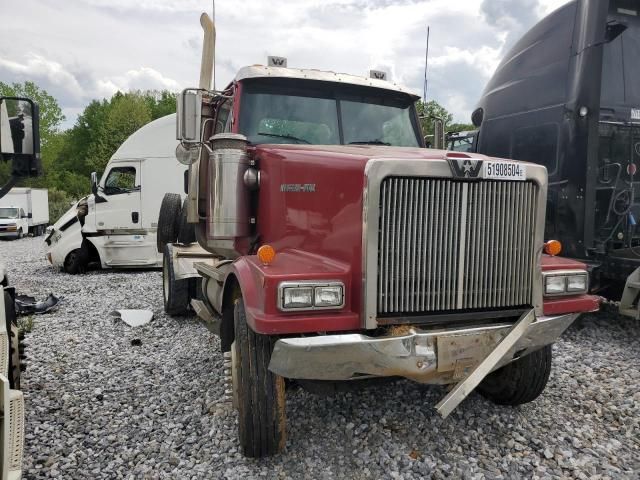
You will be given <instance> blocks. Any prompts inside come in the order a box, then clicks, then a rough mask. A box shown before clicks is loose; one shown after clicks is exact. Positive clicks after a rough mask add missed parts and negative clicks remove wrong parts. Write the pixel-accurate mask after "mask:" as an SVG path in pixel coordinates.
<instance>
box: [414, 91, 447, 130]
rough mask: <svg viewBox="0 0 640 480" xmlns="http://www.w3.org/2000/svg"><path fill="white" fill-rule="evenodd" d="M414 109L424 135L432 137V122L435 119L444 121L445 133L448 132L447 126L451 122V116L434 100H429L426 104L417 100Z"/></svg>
mask: <svg viewBox="0 0 640 480" xmlns="http://www.w3.org/2000/svg"><path fill="white" fill-rule="evenodd" d="M416 109H417V110H418V116H419V117H420V124H421V126H422V132H423V133H424V135H433V121H434V120H435V119H436V118H440V119H442V120H443V121H444V129H445V131H448V126H449V124H450V123H451V122H452V121H453V115H452V114H450V113H449V112H448V111H447V109H446V108H444V107H443V106H442V105H440V104H439V103H438V102H436V101H435V100H430V101H428V102H427V103H426V104H425V103H423V102H422V100H418V103H416Z"/></svg>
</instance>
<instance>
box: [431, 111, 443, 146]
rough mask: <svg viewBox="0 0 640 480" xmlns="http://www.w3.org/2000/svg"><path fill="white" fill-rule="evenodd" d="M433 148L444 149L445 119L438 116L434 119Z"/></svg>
mask: <svg viewBox="0 0 640 480" xmlns="http://www.w3.org/2000/svg"><path fill="white" fill-rule="evenodd" d="M433 148H435V149H436V150H444V148H445V142H444V120H442V119H441V118H436V119H434V120H433Z"/></svg>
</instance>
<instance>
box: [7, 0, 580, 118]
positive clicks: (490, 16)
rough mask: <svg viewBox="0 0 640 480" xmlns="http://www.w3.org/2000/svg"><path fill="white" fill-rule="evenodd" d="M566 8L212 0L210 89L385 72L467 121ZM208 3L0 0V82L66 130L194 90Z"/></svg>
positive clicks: (423, 0) (403, 0) (472, 2)
mask: <svg viewBox="0 0 640 480" xmlns="http://www.w3.org/2000/svg"><path fill="white" fill-rule="evenodd" d="M566 2H567V0H458V1H452V0H287V1H285V0H266V1H265V0H216V2H215V20H216V29H217V42H216V86H217V87H222V86H225V85H226V84H228V83H229V82H230V81H231V80H232V79H233V77H234V76H235V73H236V72H237V70H238V69H239V68H240V67H242V66H244V65H251V64H264V63H266V59H267V56H268V55H276V56H283V57H287V59H288V66H289V67H296V68H317V69H321V70H332V71H337V72H344V73H351V74H355V75H368V72H369V70H371V69H375V70H383V71H386V72H387V74H388V77H389V79H390V80H392V81H394V82H397V83H401V84H403V85H405V86H407V87H409V88H410V89H412V90H413V91H415V92H416V93H417V94H420V95H421V94H422V90H423V78H424V57H425V45H426V28H427V25H429V26H430V31H431V34H430V42H429V43H430V45H429V68H428V100H431V99H433V100H436V101H438V102H439V103H440V104H442V105H443V106H445V108H447V109H448V110H449V111H450V112H452V113H453V115H454V119H455V121H459V122H466V123H468V122H469V119H470V115H471V112H472V111H473V108H474V106H475V104H476V102H477V100H478V99H479V97H480V94H481V92H482V90H483V88H484V85H485V84H486V82H487V81H488V80H489V78H490V77H491V74H492V73H493V71H494V70H495V68H496V66H497V64H498V63H499V61H500V59H501V58H502V56H503V55H504V54H505V53H506V51H508V49H509V47H510V46H511V45H512V44H513V43H514V42H515V41H517V40H518V38H520V37H521V36H522V34H524V33H525V32H526V31H527V30H528V29H529V28H530V27H532V26H533V25H535V23H536V22H537V21H538V20H539V19H540V18H542V17H544V16H545V15H546V14H548V13H550V12H551V11H553V10H554V9H556V8H558V7H559V6H561V5H563V4H564V3H566ZM212 3H213V2H212V0H0V18H2V19H3V22H2V24H3V26H2V27H0V81H2V82H23V81H25V80H30V81H33V82H35V83H36V84H37V85H38V86H40V87H41V88H44V89H45V90H47V91H48V92H49V93H50V94H51V95H53V96H54V97H55V98H56V99H57V100H58V102H59V104H60V106H61V107H62V109H63V113H64V114H65V116H66V120H65V122H64V124H63V128H68V127H70V126H72V125H73V124H74V122H75V120H76V118H77V116H78V114H79V113H81V112H82V110H83V109H84V107H85V106H86V105H87V104H88V103H89V102H90V101H91V100H93V99H101V98H109V97H110V96H111V95H113V94H114V93H115V92H116V91H118V90H120V91H128V90H136V89H142V90H145V89H165V88H166V89H169V90H172V91H180V90H181V89H183V88H186V87H192V86H196V85H197V83H198V79H199V69H200V58H201V49H202V30H201V27H200V23H199V16H200V13H201V12H203V11H206V12H209V14H210V15H211V12H212Z"/></svg>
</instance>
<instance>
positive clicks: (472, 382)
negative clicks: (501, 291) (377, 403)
mask: <svg viewBox="0 0 640 480" xmlns="http://www.w3.org/2000/svg"><path fill="white" fill-rule="evenodd" d="M535 319H536V316H535V313H534V311H533V310H529V311H527V312H525V313H524V314H522V316H521V317H520V318H519V319H518V321H517V322H516V323H515V324H514V325H513V327H511V330H510V331H509V333H508V334H507V336H506V337H504V339H503V340H502V341H501V342H500V343H498V345H497V346H496V348H494V349H493V351H492V352H491V353H489V355H487V357H486V358H485V359H484V360H483V361H482V362H480V363H479V364H478V365H477V366H476V367H475V368H474V369H473V370H472V371H471V373H469V375H468V376H467V377H466V378H465V379H464V380H462V381H461V382H459V383H457V384H456V386H455V387H454V388H453V389H452V390H451V391H450V392H449V393H448V394H447V396H446V397H444V398H443V399H442V400H440V402H438V404H437V405H436V410H437V411H438V413H439V414H440V415H442V417H443V418H447V416H449V414H450V413H451V412H452V411H453V410H454V409H455V408H456V407H457V406H458V405H460V403H461V402H462V401H463V400H464V399H465V398H467V396H468V395H469V394H470V393H471V392H473V390H474V389H475V388H476V387H477V386H478V385H479V384H480V382H482V380H483V379H484V378H485V377H486V376H487V375H489V373H491V371H492V370H493V369H494V368H495V366H496V365H498V363H500V361H501V360H502V359H503V358H504V356H505V355H506V354H507V353H508V352H509V351H510V350H511V349H512V348H513V347H514V346H515V345H516V344H517V343H518V341H519V340H520V339H521V338H522V337H523V336H524V335H525V334H526V333H527V330H528V329H529V326H530V325H531V323H533V321H534V320H535Z"/></svg>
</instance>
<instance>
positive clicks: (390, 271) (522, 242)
mask: <svg viewBox="0 0 640 480" xmlns="http://www.w3.org/2000/svg"><path fill="white" fill-rule="evenodd" d="M536 201H537V186H536V184H535V183H533V182H529V181H527V182H517V181H513V182H509V181H504V182H500V181H489V180H485V181H474V182H469V181H462V180H452V179H446V178H445V179H437V178H399V177H390V178H386V179H384V180H383V182H382V184H381V190H380V218H379V222H380V223H379V237H378V248H379V249H378V301H377V305H378V313H379V314H393V313H419V312H432V311H447V310H462V309H473V308H500V307H509V306H519V305H525V304H530V303H531V287H532V275H533V267H534V259H535V244H534V238H535V231H536V225H535V219H536V209H537V205H536Z"/></svg>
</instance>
